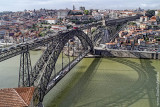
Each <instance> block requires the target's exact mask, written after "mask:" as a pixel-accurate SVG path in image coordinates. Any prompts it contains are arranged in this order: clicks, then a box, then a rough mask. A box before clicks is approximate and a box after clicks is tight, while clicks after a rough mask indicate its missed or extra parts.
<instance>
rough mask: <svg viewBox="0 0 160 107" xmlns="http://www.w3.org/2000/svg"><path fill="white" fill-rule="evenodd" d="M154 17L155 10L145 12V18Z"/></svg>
mask: <svg viewBox="0 0 160 107" xmlns="http://www.w3.org/2000/svg"><path fill="white" fill-rule="evenodd" d="M154 15H155V10H147V11H146V16H148V17H152V16H154Z"/></svg>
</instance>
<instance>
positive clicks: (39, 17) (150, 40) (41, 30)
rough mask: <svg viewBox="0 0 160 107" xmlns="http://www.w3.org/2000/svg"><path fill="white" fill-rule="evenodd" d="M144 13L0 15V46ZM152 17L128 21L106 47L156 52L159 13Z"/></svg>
mask: <svg viewBox="0 0 160 107" xmlns="http://www.w3.org/2000/svg"><path fill="white" fill-rule="evenodd" d="M137 14H145V11H144V10H143V9H141V8H138V9H136V10H110V9H108V10H98V9H90V10H85V7H80V8H79V10H76V9H75V7H74V6H73V10H70V9H60V10H47V9H40V10H24V11H22V12H4V13H0V47H3V46H6V45H12V44H17V43H21V42H23V41H27V40H31V39H35V38H38V37H40V36H45V34H46V33H47V31H52V32H58V31H61V30H66V29H68V28H70V27H73V26H76V25H78V24H86V23H91V22H94V21H99V20H102V19H103V18H108V19H116V18H121V17H128V16H135V15H137ZM155 15H156V16H153V17H151V18H149V17H147V16H142V17H140V19H139V20H138V21H135V22H130V23H129V24H128V25H127V27H126V28H125V29H124V31H121V32H119V37H118V38H116V39H115V41H111V42H110V43H107V44H106V45H107V48H116V49H127V50H130V49H135V50H146V47H148V46H151V47H150V48H147V49H148V50H157V49H158V48H157V47H158V46H157V45H158V44H159V42H158V40H159V34H160V31H159V30H158V28H159V17H158V15H160V11H158V10H157V11H155ZM153 47H154V48H153Z"/></svg>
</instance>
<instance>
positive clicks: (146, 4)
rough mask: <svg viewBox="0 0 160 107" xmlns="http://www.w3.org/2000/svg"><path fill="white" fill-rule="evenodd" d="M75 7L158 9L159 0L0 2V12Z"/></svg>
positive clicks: (31, 0) (8, 0) (24, 0)
mask: <svg viewBox="0 0 160 107" xmlns="http://www.w3.org/2000/svg"><path fill="white" fill-rule="evenodd" d="M73 5H75V6H76V8H77V9H78V7H79V6H85V7H86V8H87V9H91V8H93V9H135V8H138V7H141V8H144V9H160V0H0V11H23V10H24V9H27V10H33V9H40V8H46V9H65V8H69V9H72V6H73Z"/></svg>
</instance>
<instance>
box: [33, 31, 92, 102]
mask: <svg viewBox="0 0 160 107" xmlns="http://www.w3.org/2000/svg"><path fill="white" fill-rule="evenodd" d="M74 36H77V37H78V38H79V40H80V41H81V43H82V45H83V48H84V50H86V51H87V52H89V51H90V52H93V45H92V41H91V40H90V38H89V37H88V36H87V35H86V34H85V33H84V32H83V31H81V30H73V31H72V32H68V33H63V34H59V35H58V37H57V41H55V40H54V41H52V42H51V43H49V46H48V48H47V49H46V51H45V52H44V53H43V55H42V57H41V58H40V59H39V60H38V62H37V63H36V65H35V66H34V68H33V71H32V75H31V85H32V86H33V85H34V86H38V87H39V94H40V97H41V98H40V100H41V101H42V100H43V97H44V96H45V94H46V91H47V86H48V83H49V82H50V78H51V75H52V72H53V70H54V67H55V64H56V61H57V59H58V57H59V55H60V53H61V51H62V50H63V47H64V45H65V44H66V43H67V42H68V40H69V39H72V38H73V37H74Z"/></svg>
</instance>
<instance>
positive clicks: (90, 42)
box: [0, 16, 139, 104]
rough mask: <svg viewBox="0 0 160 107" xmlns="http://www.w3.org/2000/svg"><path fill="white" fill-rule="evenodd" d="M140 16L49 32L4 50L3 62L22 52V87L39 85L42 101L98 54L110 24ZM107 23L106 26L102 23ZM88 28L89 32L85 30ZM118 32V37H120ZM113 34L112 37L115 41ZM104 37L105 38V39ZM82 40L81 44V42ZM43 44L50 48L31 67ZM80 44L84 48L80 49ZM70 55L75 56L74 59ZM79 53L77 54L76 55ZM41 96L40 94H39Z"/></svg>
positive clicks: (39, 100)
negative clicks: (34, 52) (34, 53)
mask: <svg viewBox="0 0 160 107" xmlns="http://www.w3.org/2000/svg"><path fill="white" fill-rule="evenodd" d="M138 17H139V16H133V17H127V18H121V19H114V20H106V21H103V22H104V23H102V21H99V22H94V23H91V24H86V25H82V26H80V27H78V29H68V30H64V31H60V32H58V33H55V34H47V35H46V36H45V37H41V38H37V39H34V40H31V41H25V42H23V43H20V44H17V45H15V46H11V47H9V48H6V49H3V51H2V50H0V62H1V61H4V60H6V59H9V58H11V57H14V56H17V55H20V54H21V56H20V69H19V83H18V86H19V87H28V86H35V87H36V90H38V91H36V95H35V96H36V98H35V99H37V100H38V102H39V104H41V102H42V101H43V98H44V96H45V95H46V94H47V93H48V92H49V91H50V90H51V89H52V88H53V87H54V86H55V85H56V84H57V83H58V81H59V80H61V79H62V78H63V77H64V76H65V75H66V74H67V73H68V72H69V71H70V70H71V69H72V68H73V67H74V66H75V65H76V64H77V63H79V61H81V60H82V59H83V58H84V57H85V56H86V55H87V54H88V53H91V54H93V53H94V46H97V45H99V44H100V43H101V42H103V43H105V42H106V38H108V36H106V37H105V39H104V38H103V36H104V35H108V33H107V31H106V26H114V25H115V26H117V25H121V24H124V23H126V22H127V21H130V20H134V19H136V18H138ZM102 24H103V26H102ZM92 27H96V32H94V33H91V28H92ZM86 29H87V30H88V31H89V32H88V33H87V34H86V33H84V32H83V30H86ZM116 35H117V34H115V36H113V39H114V37H116ZM74 37H76V38H78V39H79V40H78V41H77V42H78V43H77V47H78V48H77V50H78V53H79V54H77V55H75V54H76V52H75V49H74V48H75V47H74V46H73V47H72V48H71V49H72V54H71V55H70V46H69V42H68V41H70V40H71V39H73V38H74ZM111 39H112V37H111V38H110V37H109V39H108V40H111ZM102 40H104V41H102ZM79 42H81V43H79ZM40 46H45V47H47V49H46V50H45V51H44V53H43V54H42V55H41V57H40V58H39V60H38V61H37V62H36V64H35V66H33V69H32V67H31V59H30V54H29V51H30V50H32V49H35V48H37V47H40ZM64 47H66V48H68V50H67V51H66V52H68V55H67V56H68V62H67V63H64V58H63V57H64V56H65V55H64V54H63V53H64V52H63V51H64ZM80 47H83V48H82V49H80ZM60 55H61V56H62V63H61V67H59V68H60V69H58V70H57V69H56V67H57V65H56V63H57V60H58V59H59V56H60ZM70 56H73V60H71V58H70ZM74 56H75V57H74ZM37 96H38V97H37Z"/></svg>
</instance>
